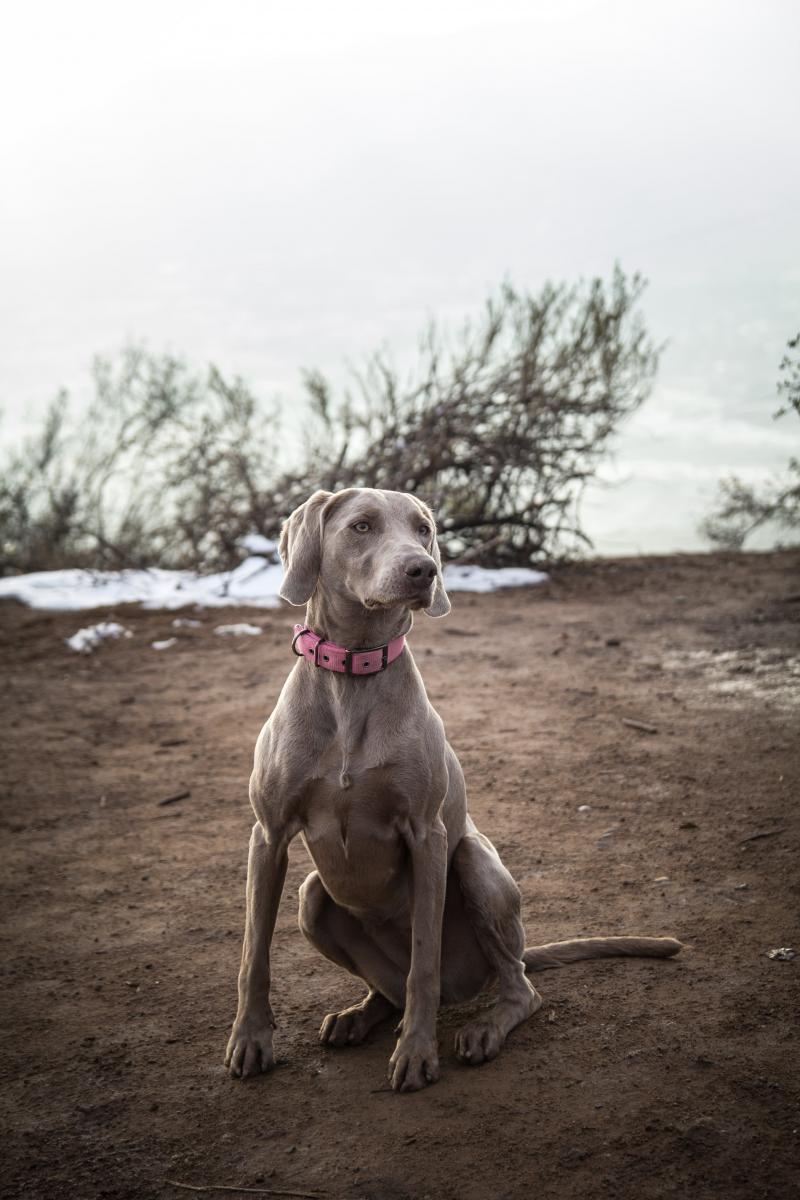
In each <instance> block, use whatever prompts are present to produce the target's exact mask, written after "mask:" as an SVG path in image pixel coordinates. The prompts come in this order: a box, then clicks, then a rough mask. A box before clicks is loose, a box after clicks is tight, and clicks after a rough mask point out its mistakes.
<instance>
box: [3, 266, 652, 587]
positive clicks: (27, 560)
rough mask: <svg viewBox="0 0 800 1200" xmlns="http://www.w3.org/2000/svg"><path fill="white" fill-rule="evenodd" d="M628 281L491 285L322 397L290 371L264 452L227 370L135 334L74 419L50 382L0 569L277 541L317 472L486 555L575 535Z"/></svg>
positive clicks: (626, 306) (6, 493) (224, 563)
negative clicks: (416, 349) (381, 496)
mask: <svg viewBox="0 0 800 1200" xmlns="http://www.w3.org/2000/svg"><path fill="white" fill-rule="evenodd" d="M642 288H643V283H642V281H641V280H640V279H639V278H638V277H637V276H634V277H633V278H631V279H628V278H627V277H626V276H625V275H624V274H623V272H622V271H621V270H620V269H619V268H617V269H616V270H615V271H614V274H613V276H612V278H611V280H610V282H609V283H608V284H604V283H603V281H601V280H599V279H597V280H593V281H591V282H589V283H586V284H580V285H577V286H575V287H568V286H565V285H558V286H557V285H552V284H547V285H546V286H545V287H544V288H543V289H542V290H541V292H540V293H539V294H538V295H535V296H533V295H527V294H522V293H519V292H517V291H515V290H514V289H513V288H512V287H511V286H510V285H506V286H504V287H503V288H502V289H501V290H500V292H499V294H498V295H497V296H496V297H495V298H493V299H492V300H490V301H489V303H488V304H487V305H486V308H485V311H484V312H483V314H482V316H481V317H480V318H479V319H478V320H477V321H475V322H473V323H470V324H469V325H467V326H466V327H465V328H464V329H463V330H462V332H461V334H460V336H458V337H456V338H455V339H452V340H451V339H448V338H447V337H446V336H445V335H443V334H441V333H440V332H439V331H438V330H437V329H436V328H435V327H432V328H430V329H429V330H428V332H427V334H426V336H425V337H424V339H423V341H422V343H421V346H420V354H419V358H418V365H417V366H416V368H415V369H414V370H413V371H412V372H411V374H410V375H409V376H408V377H407V378H405V377H403V376H402V374H401V373H400V372H399V371H398V370H397V369H396V368H394V367H393V366H392V365H391V363H390V361H389V359H388V358H387V356H386V355H384V354H378V355H375V356H374V357H373V358H372V359H370V360H369V361H368V363H367V365H366V368H365V369H364V370H363V371H361V372H359V373H357V374H356V375H355V376H354V384H353V386H352V388H351V389H350V390H349V391H348V392H346V393H345V394H344V395H343V396H342V397H341V399H339V400H337V399H335V398H334V397H333V395H332V391H331V388H330V386H329V385H328V383H327V381H326V380H325V379H324V378H323V377H322V376H321V375H320V374H319V373H318V372H313V371H312V372H308V373H307V374H306V377H305V382H306V387H307V391H308V395H309V399H310V420H309V421H308V422H307V429H308V432H307V441H306V445H305V449H304V452H303V453H302V454H301V455H300V456H299V458H298V461H297V463H296V464H294V465H292V466H289V467H287V465H286V464H285V463H279V461H278V455H277V446H278V438H279V424H278V417H277V415H276V413H274V412H265V411H264V410H263V408H262V407H261V406H260V405H259V404H258V402H257V401H256V400H255V398H254V397H253V396H252V394H251V393H250V392H249V391H248V389H247V387H246V386H245V385H244V384H243V383H242V382H241V380H238V379H237V380H234V381H233V382H227V381H226V380H225V379H224V378H223V377H222V375H221V374H220V372H219V371H218V370H216V369H215V368H213V367H212V368H210V370H209V372H208V373H207V375H205V376H198V375H195V374H193V373H192V372H191V371H189V369H188V368H187V367H186V365H185V364H183V363H182V362H180V361H178V360H176V359H174V358H171V357H168V356H163V357H160V356H156V355H151V354H148V353H147V352H145V351H144V350H143V349H141V348H132V349H128V350H126V351H124V353H123V354H122V356H121V358H120V360H119V362H118V363H116V364H112V363H110V362H108V361H105V360H100V361H98V362H97V364H96V365H95V369H94V385H95V398H94V400H93V402H92V404H91V405H90V407H89V409H88V410H87V411H86V412H85V413H84V414H83V415H82V416H81V417H80V418H78V419H77V420H75V421H70V420H69V419H68V408H67V399H66V397H65V395H64V394H62V395H60V396H59V398H58V399H57V400H56V402H55V404H54V405H53V407H52V408H51V410H50V413H49V414H48V417H47V420H46V421H45V423H44V426H43V428H42V430H41V432H40V433H39V434H38V436H37V437H36V438H35V439H33V441H31V442H30V443H28V444H27V445H26V446H25V447H24V449H23V450H22V452H18V453H16V454H15V455H13V456H12V458H11V459H10V460H9V462H8V464H7V468H6V470H5V472H4V476H3V480H2V482H1V483H0V570H1V571H3V572H8V571H26V570H33V569H41V568H50V567H57V566H65V565H81V566H91V567H123V566H143V565H149V566H170V567H175V566H186V567H195V568H198V569H210V568H222V567H228V566H231V565H233V564H234V563H235V562H237V561H238V560H239V558H240V557H241V551H240V549H239V545H238V543H239V541H240V539H241V537H242V535H243V534H245V533H247V532H250V531H253V530H256V531H258V532H261V533H264V534H266V535H267V536H271V537H276V536H277V534H278V531H279V529H280V524H281V521H282V520H283V518H284V517H285V515H286V514H287V513H288V512H289V511H291V509H292V508H293V507H294V506H295V505H296V504H297V503H299V502H300V501H302V500H303V499H304V498H305V497H306V496H307V495H308V494H309V492H311V491H313V490H314V489H316V488H318V487H324V488H328V489H330V490H336V489H339V488H343V487H350V486H369V487H382V488H394V489H399V490H402V491H413V492H415V493H417V494H418V495H419V496H421V497H422V498H424V499H426V500H428V501H429V502H430V503H431V504H432V506H433V507H434V510H435V511H436V513H437V516H438V519H439V522H440V526H441V533H442V541H443V545H444V549H445V553H446V554H447V555H448V556H449V557H451V558H459V559H461V560H467V561H468V560H472V561H480V562H483V563H487V564H505V563H530V562H546V561H553V560H554V559H556V558H559V557H563V556H566V555H569V554H574V553H575V552H576V551H577V550H578V549H579V548H580V547H581V546H582V545H585V544H587V539H586V537H585V535H584V534H583V532H582V530H581V528H580V521H579V512H578V505H579V500H580V496H581V493H582V490H583V487H584V485H585V483H586V482H587V480H589V479H590V478H591V477H592V475H593V473H594V471H595V470H596V467H597V465H598V462H599V460H600V458H601V457H602V455H603V453H604V452H605V451H606V450H607V448H608V444H609V439H610V438H611V436H612V434H613V433H614V432H615V430H616V429H617V428H618V426H619V423H620V421H621V420H622V419H623V418H624V417H626V416H627V415H628V414H630V413H631V412H633V411H634V410H635V409H636V408H637V407H638V405H640V404H641V403H642V401H643V400H644V398H645V397H646V395H647V393H648V391H649V388H650V384H651V381H652V377H653V373H654V371H655V367H656V361H657V353H656V350H655V348H654V347H653V345H652V343H651V341H650V340H649V338H648V336H647V334H646V332H645V329H644V325H643V322H642V320H641V317H640V314H639V311H638V302H639V298H640V295H641V292H642Z"/></svg>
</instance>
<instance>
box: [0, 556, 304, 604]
mask: <svg viewBox="0 0 800 1200" xmlns="http://www.w3.org/2000/svg"><path fill="white" fill-rule="evenodd" d="M282 578H283V568H282V567H281V566H280V565H279V564H278V563H269V562H267V560H266V559H265V558H260V557H255V556H253V557H251V558H246V559H245V560H244V562H242V563H240V564H239V566H238V567H236V568H235V570H233V571H223V572H220V573H219V574H216V575H197V574H195V572H193V571H163V570H161V569H160V568H158V567H154V568H153V569H152V570H146V571H81V570H67V571H39V572H37V573H35V574H33V575H11V576H8V577H6V578H5V579H0V598H6V597H13V598H14V599H17V600H21V601H22V602H23V603H24V604H29V605H30V606H31V608H55V609H62V610H68V609H72V610H79V609H86V608H110V607H113V606H114V605H117V604H132V603H133V604H141V605H143V606H144V607H145V608H183V607H185V606H186V605H189V604H195V605H198V606H199V607H201V608H222V607H225V606H227V605H231V604H252V605H255V606H257V607H259V608H276V607H277V606H278V604H279V603H280V601H279V600H278V588H279V587H280V584H281V579H282Z"/></svg>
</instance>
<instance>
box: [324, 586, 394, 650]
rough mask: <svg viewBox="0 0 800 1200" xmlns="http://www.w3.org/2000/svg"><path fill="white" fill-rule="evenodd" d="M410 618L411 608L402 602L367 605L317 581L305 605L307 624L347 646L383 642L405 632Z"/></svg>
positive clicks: (365, 646) (359, 647)
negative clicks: (330, 589) (392, 605)
mask: <svg viewBox="0 0 800 1200" xmlns="http://www.w3.org/2000/svg"><path fill="white" fill-rule="evenodd" d="M413 620H414V618H413V617H412V615H411V613H410V611H409V610H408V609H407V608H404V607H403V606H402V605H400V606H397V607H396V608H373V609H369V608H365V607H364V605H363V604H360V603H359V602H358V601H357V600H354V599H351V598H350V597H348V596H343V595H342V594H341V593H338V592H332V591H329V590H326V589H325V588H323V587H321V586H319V585H318V586H317V590H316V591H315V592H314V595H313V596H312V597H311V599H310V600H309V602H308V605H307V607H306V626H307V628H308V629H311V630H312V631H313V632H314V633H317V634H319V635H320V636H321V637H323V638H325V640H326V641H328V642H336V643H337V645H339V646H344V647H346V648H347V649H348V650H370V649H372V647H373V646H385V645H387V644H388V643H389V642H390V641H391V640H392V638H396V637H399V636H400V634H401V633H408V632H409V630H410V629H411V626H412V624H413Z"/></svg>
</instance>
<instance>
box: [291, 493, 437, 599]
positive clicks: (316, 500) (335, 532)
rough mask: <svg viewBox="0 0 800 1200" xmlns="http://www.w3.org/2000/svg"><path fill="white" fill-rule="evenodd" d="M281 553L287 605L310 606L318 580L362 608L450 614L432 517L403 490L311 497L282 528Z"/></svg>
mask: <svg viewBox="0 0 800 1200" xmlns="http://www.w3.org/2000/svg"><path fill="white" fill-rule="evenodd" d="M279 549H280V555H281V559H282V560H283V567H284V577H283V584H282V585H281V592H280V594H281V596H282V597H283V599H284V600H288V601H289V603H290V604H305V603H306V601H307V600H310V598H311V596H312V595H313V594H314V591H315V590H316V587H317V582H318V581H319V579H320V578H322V579H323V580H324V582H325V586H326V587H328V588H330V589H333V590H335V591H337V592H345V593H347V594H348V595H349V596H350V597H352V598H353V599H355V600H357V601H358V602H359V603H360V604H362V605H363V606H364V608H367V609H378V608H396V607H400V606H403V607H405V608H409V609H412V610H417V609H424V610H425V612H426V613H428V615H429V616H431V617H444V616H446V614H447V613H449V611H450V601H449V600H448V598H447V593H446V592H445V590H444V584H443V582H442V560H441V557H440V555H439V547H438V546H437V544H436V525H435V523H434V519H433V514H432V513H431V511H430V509H429V508H428V506H427V505H426V504H423V503H422V502H421V501H419V500H417V499H416V497H414V496H411V495H409V494H408V493H407V492H386V491H380V490H378V489H376V488H347V489H346V490H345V491H343V492H336V493H333V492H315V493H314V495H313V496H311V497H310V498H309V499H308V500H306V502H305V504H301V505H300V507H299V508H296V509H295V511H294V512H293V513H292V515H291V516H290V517H289V519H288V520H287V521H286V522H285V523H284V526H283V529H282V531H281V540H280V547H279Z"/></svg>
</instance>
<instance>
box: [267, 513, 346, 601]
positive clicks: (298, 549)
mask: <svg viewBox="0 0 800 1200" xmlns="http://www.w3.org/2000/svg"><path fill="white" fill-rule="evenodd" d="M332 495H333V493H332V492H314V495H313V496H309V498H308V500H306V502H305V504H301V505H300V507H299V508H296V509H295V510H294V512H293V513H292V515H291V516H290V517H289V519H288V520H287V521H284V523H283V528H282V529H281V539H280V543H279V545H278V551H279V553H280V556H281V561H282V562H283V572H284V574H283V582H282V583H281V587H280V592H279V595H280V596H282V598H283V599H284V600H288V601H289V603H290V604H305V603H306V601H307V600H310V599H311V597H312V595H313V594H314V588H315V587H316V586H317V578H318V576H319V569H320V561H321V559H322V510H323V508H324V507H325V504H326V503H327V501H328V500H330V498H331V496H332Z"/></svg>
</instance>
